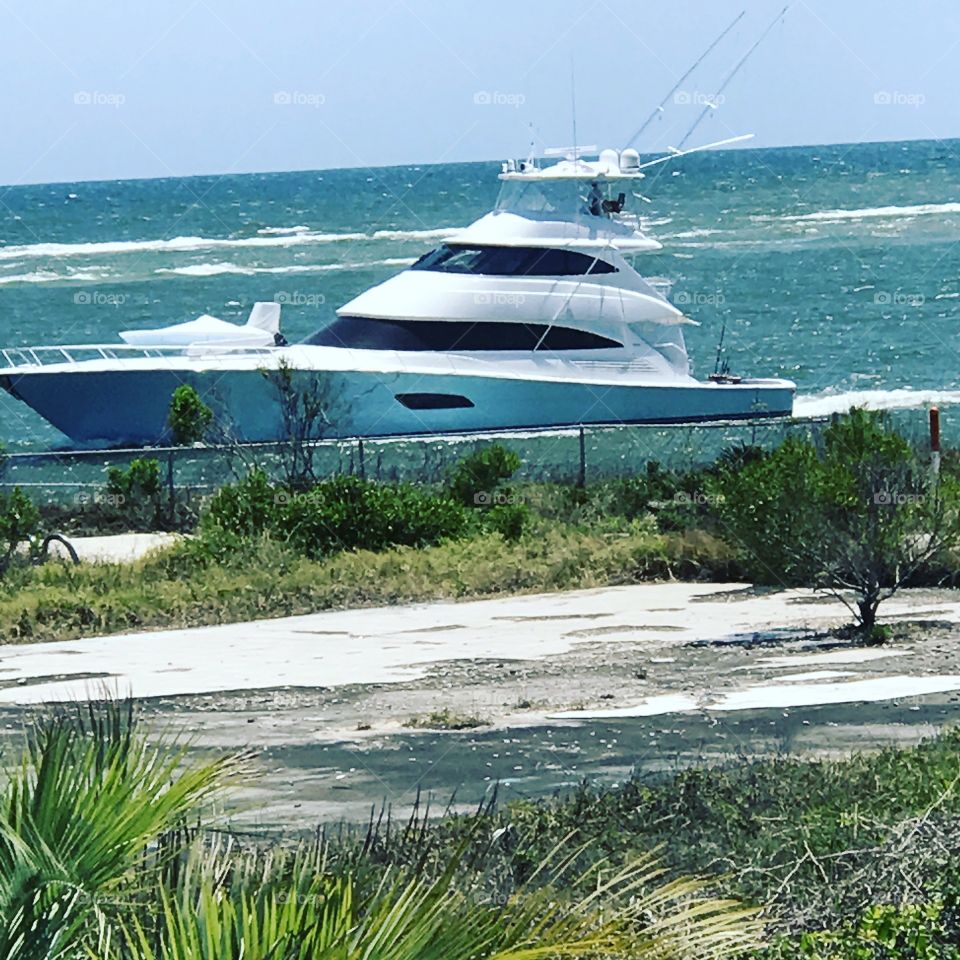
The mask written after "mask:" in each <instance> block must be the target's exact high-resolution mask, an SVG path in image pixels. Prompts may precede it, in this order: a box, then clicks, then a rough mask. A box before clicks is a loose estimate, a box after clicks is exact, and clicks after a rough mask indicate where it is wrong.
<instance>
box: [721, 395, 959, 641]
mask: <svg viewBox="0 0 960 960" xmlns="http://www.w3.org/2000/svg"><path fill="white" fill-rule="evenodd" d="M711 489H712V491H713V493H714V494H715V501H716V509H717V513H718V515H719V518H720V520H721V522H722V525H723V533H724V535H727V536H729V537H730V539H731V540H732V541H733V542H734V543H735V544H736V545H737V546H739V547H741V548H742V549H743V552H744V555H745V558H746V562H747V563H748V565H749V567H750V568H751V571H752V573H753V576H754V578H755V579H757V580H759V581H761V582H766V583H771V582H773V583H780V584H784V585H786V584H802V585H808V586H812V587H815V588H818V589H823V590H827V591H829V592H831V593H833V594H834V595H835V596H837V597H838V599H840V600H842V601H843V602H844V603H847V605H848V606H850V607H851V610H852V612H853V614H854V616H855V619H856V621H857V624H858V626H859V628H861V629H862V630H863V632H864V633H865V634H867V635H871V636H873V635H874V634H873V627H874V624H875V622H876V613H877V608H878V606H879V604H880V603H881V602H882V601H883V600H885V599H887V598H888V597H890V596H892V595H893V593H895V592H896V590H897V589H899V588H900V587H901V586H903V585H904V584H906V583H909V582H910V581H911V579H912V578H914V577H915V576H916V575H917V574H918V572H919V571H920V570H921V569H923V568H924V566H925V565H926V564H928V563H929V562H930V561H931V560H932V559H933V558H935V557H937V556H938V555H940V554H942V553H943V552H944V551H946V550H949V549H952V548H953V547H955V546H956V545H957V544H958V543H960V511H958V504H960V496H958V492H960V490H958V484H957V482H956V481H955V480H953V479H951V478H945V479H943V480H941V481H939V482H937V481H934V480H933V479H932V477H931V474H930V471H929V468H928V467H927V466H926V465H925V464H922V463H921V462H920V461H919V459H918V457H917V456H916V455H915V453H914V452H913V450H912V449H911V447H910V445H909V444H908V443H907V441H906V440H905V439H904V438H903V437H901V436H900V435H899V434H897V433H896V432H895V431H894V430H893V429H892V428H891V427H890V425H889V422H888V421H887V419H886V418H885V417H884V416H883V415H881V414H874V413H868V412H867V411H864V410H852V411H851V412H850V413H849V414H848V415H847V416H846V417H842V418H838V419H837V420H836V421H835V422H833V423H832V424H831V425H830V426H829V427H828V428H827V429H826V430H825V431H824V433H823V441H822V443H821V444H820V445H819V446H818V445H817V444H815V443H814V442H813V440H812V439H798V438H794V437H791V438H788V439H787V440H786V441H784V443H782V444H781V445H780V446H779V447H778V448H777V449H776V450H774V451H773V452H772V453H770V454H769V455H767V456H751V457H749V458H745V459H740V460H733V461H731V462H729V463H726V464H723V463H721V464H719V465H718V468H717V470H716V473H715V476H714V477H713V479H712V481H711ZM851 592H852V594H853V596H854V603H855V606H854V605H853V604H851V603H850V602H849V601H848V595H849V593H851Z"/></svg>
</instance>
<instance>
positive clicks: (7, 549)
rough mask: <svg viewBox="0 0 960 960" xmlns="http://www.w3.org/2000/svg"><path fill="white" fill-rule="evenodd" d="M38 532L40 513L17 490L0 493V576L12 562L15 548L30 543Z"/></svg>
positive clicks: (18, 489)
mask: <svg viewBox="0 0 960 960" xmlns="http://www.w3.org/2000/svg"><path fill="white" fill-rule="evenodd" d="M39 532H40V511H39V510H38V509H37V507H36V504H34V502H33V501H32V500H31V499H30V498H29V497H28V496H27V495H26V494H25V493H24V492H23V491H22V490H21V489H20V488H19V487H14V488H13V490H11V491H10V493H6V492H0V550H2V551H3V553H2V555H0V576H3V575H4V574H5V573H6V572H7V570H8V569H9V568H10V564H11V563H12V562H13V558H14V555H15V553H16V550H17V547H19V546H20V544H21V543H30V542H32V541H33V539H34V537H36V536H37V534H38V533H39Z"/></svg>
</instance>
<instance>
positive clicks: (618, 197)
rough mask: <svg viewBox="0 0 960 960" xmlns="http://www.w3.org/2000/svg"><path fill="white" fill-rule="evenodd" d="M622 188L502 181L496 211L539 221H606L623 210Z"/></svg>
mask: <svg viewBox="0 0 960 960" xmlns="http://www.w3.org/2000/svg"><path fill="white" fill-rule="evenodd" d="M621 186H622V184H621V183H619V182H617V181H613V182H610V181H605V180H559V179H558V180H545V179H536V180H534V179H531V180H504V181H503V183H502V184H501V187H500V196H499V197H498V198H497V206H496V209H497V210H503V211H508V212H509V213H517V214H520V215H521V216H524V217H532V218H537V219H541V220H576V219H578V218H580V217H597V218H599V219H608V220H609V219H611V218H616V216H617V215H618V214H620V213H622V212H623V210H624V207H625V206H626V203H627V192H626V191H624V190H622V189H621Z"/></svg>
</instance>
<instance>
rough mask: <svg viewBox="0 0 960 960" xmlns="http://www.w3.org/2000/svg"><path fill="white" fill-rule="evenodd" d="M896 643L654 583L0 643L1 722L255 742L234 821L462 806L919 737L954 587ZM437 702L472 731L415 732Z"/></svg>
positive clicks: (797, 609)
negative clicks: (426, 797)
mask: <svg viewBox="0 0 960 960" xmlns="http://www.w3.org/2000/svg"><path fill="white" fill-rule="evenodd" d="M883 614H884V619H885V622H887V623H890V624H891V625H892V626H893V627H894V637H893V639H892V641H891V642H890V644H889V645H887V646H885V647H882V648H861V647H856V646H852V645H850V644H848V643H844V642H840V641H837V640H836V639H835V638H832V637H830V636H828V635H826V631H827V630H829V629H830V628H831V627H835V626H837V625H838V624H841V623H843V622H844V621H845V620H846V619H847V614H846V611H845V609H844V607H843V606H842V605H841V604H840V603H839V602H837V601H833V600H829V599H826V598H823V597H818V596H814V595H812V594H811V593H809V592H808V591H764V590H758V589H754V588H751V587H748V586H744V585H741V584H687V583H663V584H644V585H639V586H629V587H616V588H609V589H601V590H585V591H576V592H570V593H563V594H550V595H541V596H527V597H513V598H502V599H493V600H482V601H470V602H463V603H433V604H419V605H412V606H405V607H394V608H383V609H368V610H353V611H340V612H327V613H319V614H313V615H310V616H303V617H290V618H284V619H278V620H268V621H260V622H257V623H248V624H235V625H227V626H219V627H204V628H197V629H193V630H177V631H164V632H153V633H140V634H129V635H122V636H113V637H106V638H94V639H88V640H78V641H68V642H56V643H47V644H33V645H25V646H20V647H4V648H0V704H2V706H0V725H2V727H3V729H5V730H6V731H8V732H12V731H16V730H18V729H20V727H21V725H22V720H23V712H24V711H25V710H29V709H31V706H32V705H34V704H37V703H40V702H43V701H48V700H63V699H67V700H73V699H83V698H84V697H89V696H96V695H99V694H100V693H102V691H103V690H104V689H107V690H109V691H111V692H114V693H121V694H125V693H130V692H132V693H133V694H134V695H135V696H137V697H139V698H143V700H144V703H145V710H146V712H147V713H148V715H150V716H151V717H153V718H154V719H155V720H158V721H159V725H160V726H164V727H165V726H170V721H173V724H174V725H175V726H178V727H183V728H185V729H186V730H188V731H189V732H190V733H191V735H192V736H193V738H194V742H195V749H198V750H203V749H207V748H216V749H235V748H238V747H247V746H250V747H253V748H255V749H257V750H258V751H259V753H260V759H259V763H260V766H261V770H262V774H263V775H262V776H260V777H259V778H258V779H257V782H256V783H255V784H254V785H251V786H250V787H248V788H247V789H245V790H244V791H242V793H241V794H240V795H239V798H238V802H239V803H241V804H242V805H243V808H244V811H243V813H242V814H237V816H238V817H239V820H240V821H241V822H242V823H243V824H244V825H246V826H251V825H261V826H263V827H264V828H269V827H272V826H275V825H278V824H279V825H283V826H285V827H287V828H289V827H290V826H291V825H293V826H297V827H303V828H304V829H309V828H311V827H312V826H313V825H314V824H315V823H316V822H317V821H318V820H330V819H337V818H341V817H346V818H349V819H356V818H362V817H364V816H366V815H367V814H368V813H369V809H370V806H371V804H379V803H381V802H385V803H388V804H391V805H392V806H393V807H394V808H395V810H397V812H400V811H402V810H405V809H406V808H408V807H409V805H410V803H412V802H413V800H414V798H415V797H416V795H417V792H418V791H425V792H427V793H430V794H432V795H433V796H434V797H435V798H436V799H437V801H438V802H439V803H440V806H441V807H442V806H443V805H444V804H445V803H446V801H448V800H449V799H450V797H451V796H452V795H453V794H454V793H456V794H457V798H458V803H462V804H465V805H472V804H474V803H476V802H478V801H479V800H480V799H481V798H482V797H483V796H484V794H485V792H486V791H487V790H489V789H491V788H492V787H493V785H494V784H497V785H498V789H499V790H500V791H501V793H502V794H503V795H506V796H541V795H544V794H549V793H551V792H554V791H556V790H558V789H562V788H564V787H565V786H569V785H570V784H572V783H576V782H577V781H579V780H580V779H581V778H583V777H587V778H591V779H597V780H601V781H605V782H616V781H617V780H619V779H621V778H622V777H624V776H626V775H628V774H629V773H630V772H631V770H639V771H641V772H647V773H657V772H660V771H663V770H665V769H673V768H674V767H676V766H679V765H682V764H685V763H690V762H696V761H698V760H702V759H708V760H723V759H727V758H729V757H734V756H744V755H747V756H756V755H769V754H771V753H784V752H786V753H799V754H805V755H806V754H811V753H815V754H836V753H842V752H844V751H848V750H851V749H859V748H873V747H876V746H878V745H882V744H886V743H905V742H913V741H915V740H916V739H918V738H920V737H922V736H926V735H929V734H930V733H932V732H934V731H935V730H936V729H938V728H939V727H941V726H942V725H943V724H945V723H950V722H953V721H954V720H955V719H957V718H958V716H960V593H958V592H956V591H947V590H942V591H905V592H904V593H902V594H901V595H899V596H898V597H897V598H895V599H894V600H892V601H890V602H888V603H887V604H886V605H885V607H884V609H883ZM437 711H448V712H449V713H448V717H447V724H442V723H441V724H440V725H441V726H445V725H448V724H449V721H450V720H451V719H452V720H454V721H460V722H462V723H464V724H467V723H469V724H473V725H474V726H471V727H469V728H467V729H462V730H455V731H451V730H447V729H436V728H433V729H431V726H430V724H431V720H430V717H431V714H434V713H435V712H437Z"/></svg>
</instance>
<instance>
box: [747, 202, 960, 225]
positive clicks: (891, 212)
mask: <svg viewBox="0 0 960 960" xmlns="http://www.w3.org/2000/svg"><path fill="white" fill-rule="evenodd" d="M938 213H960V203H955V202H950V203H918V204H915V205H914V206H907V207H895V206H891V207H863V208H861V209H855V210H845V209H837V210H818V211H816V212H815V213H800V214H792V215H790V216H783V217H778V216H769V215H763V216H755V217H751V218H750V219H751V220H753V221H755V222H759V223H770V222H773V221H776V222H781V223H783V222H786V223H814V222H825V221H833V222H837V221H842V220H870V219H875V218H878V217H899V218H905V217H923V216H930V215H931V214H938Z"/></svg>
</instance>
